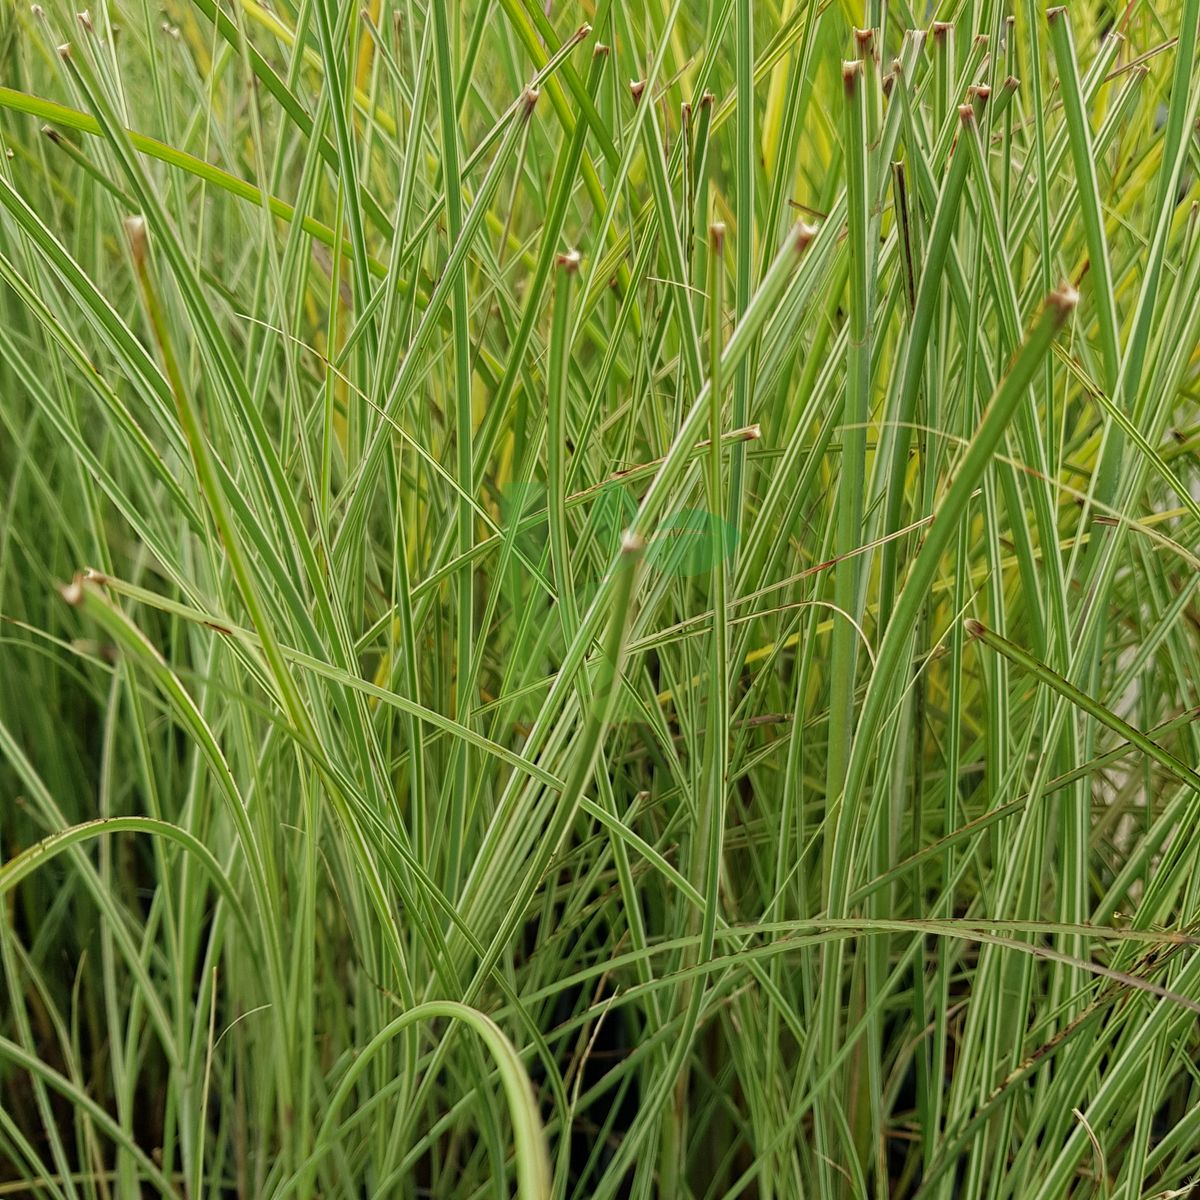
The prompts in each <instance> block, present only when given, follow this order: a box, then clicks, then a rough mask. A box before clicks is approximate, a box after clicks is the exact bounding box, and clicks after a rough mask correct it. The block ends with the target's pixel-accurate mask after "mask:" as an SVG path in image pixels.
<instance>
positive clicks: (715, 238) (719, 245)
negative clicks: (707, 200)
mask: <svg viewBox="0 0 1200 1200" xmlns="http://www.w3.org/2000/svg"><path fill="white" fill-rule="evenodd" d="M708 241H709V245H711V246H712V248H713V250H714V251H716V253H718V254H720V252H721V251H722V250H724V249H725V222H724V221H714V222H713V223H712V224H711V225H710V226H709V227H708Z"/></svg>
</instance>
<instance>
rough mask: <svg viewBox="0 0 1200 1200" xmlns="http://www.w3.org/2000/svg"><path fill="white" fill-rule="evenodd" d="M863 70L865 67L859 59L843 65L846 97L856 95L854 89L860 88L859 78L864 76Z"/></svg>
mask: <svg viewBox="0 0 1200 1200" xmlns="http://www.w3.org/2000/svg"><path fill="white" fill-rule="evenodd" d="M862 69H863V65H862V63H861V62H860V61H859V60H858V59H857V58H855V59H851V60H850V61H849V62H844V63H842V83H843V84H844V85H845V88H846V95H848V96H852V95H854V89H855V88H856V87H857V86H858V77H859V76H860V75H861V74H862Z"/></svg>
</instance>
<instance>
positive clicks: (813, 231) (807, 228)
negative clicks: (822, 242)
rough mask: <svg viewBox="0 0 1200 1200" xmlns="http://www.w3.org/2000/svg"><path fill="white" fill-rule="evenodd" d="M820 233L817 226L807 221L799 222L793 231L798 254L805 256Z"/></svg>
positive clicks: (793, 241) (793, 242)
mask: <svg viewBox="0 0 1200 1200" xmlns="http://www.w3.org/2000/svg"><path fill="white" fill-rule="evenodd" d="M819 232H820V230H819V229H818V228H817V227H816V226H815V225H810V224H809V223H808V222H807V221H797V222H796V224H795V226H794V227H793V229H792V245H793V246H795V248H796V253H797V254H803V253H804V251H805V250H807V249H808V248H809V246H810V245H811V244H812V240H813V238H815V237H816V236H817V234H818V233H819Z"/></svg>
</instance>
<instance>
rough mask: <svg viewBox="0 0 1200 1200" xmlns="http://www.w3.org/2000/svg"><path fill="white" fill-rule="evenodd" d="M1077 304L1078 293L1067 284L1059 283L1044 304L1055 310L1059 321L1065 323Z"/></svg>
mask: <svg viewBox="0 0 1200 1200" xmlns="http://www.w3.org/2000/svg"><path fill="white" fill-rule="evenodd" d="M1078 303H1079V293H1078V292H1077V291H1076V290H1075V288H1074V287H1072V286H1071V284H1069V283H1065V282H1064V283H1060V284H1059V285H1058V287H1056V288H1055V289H1054V291H1052V292H1051V293H1050V295H1049V296H1047V297H1046V304H1047V305H1048V306H1050V307H1051V308H1053V309H1054V310H1055V314H1056V315H1057V317H1058V319H1059V321H1065V320H1066V319H1067V318H1068V317H1069V316H1070V315H1071V314H1072V313H1073V312H1074V311H1075V305H1077V304H1078Z"/></svg>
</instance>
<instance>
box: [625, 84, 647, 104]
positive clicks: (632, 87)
mask: <svg viewBox="0 0 1200 1200" xmlns="http://www.w3.org/2000/svg"><path fill="white" fill-rule="evenodd" d="M645 90H646V81H645V80H644V79H631V80H630V81H629V94H630V95H631V96H632V97H633V102H634V104H636V103H637V102H638V101H639V100H640V99H641V98H642V93H643V92H644V91H645Z"/></svg>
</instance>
